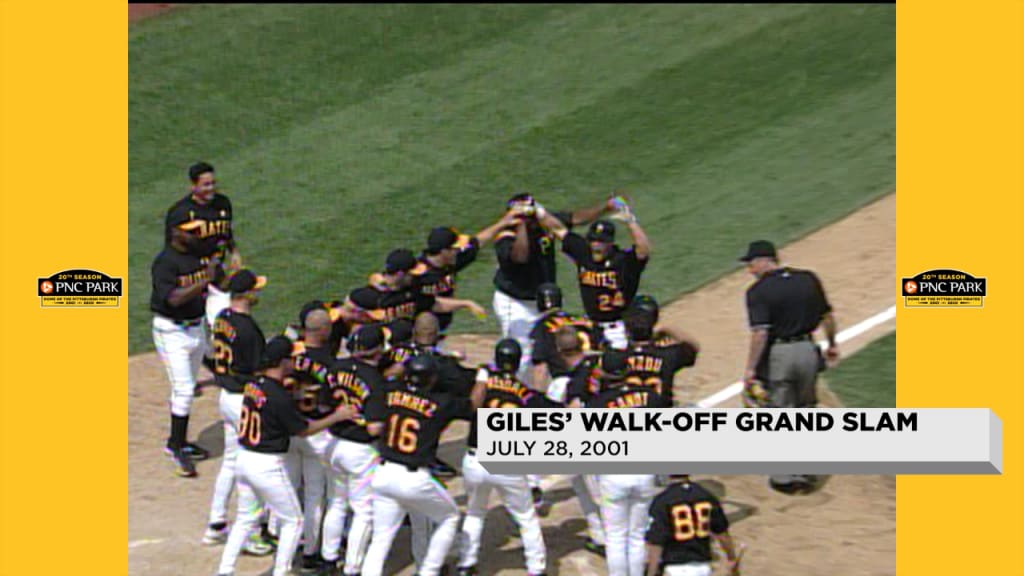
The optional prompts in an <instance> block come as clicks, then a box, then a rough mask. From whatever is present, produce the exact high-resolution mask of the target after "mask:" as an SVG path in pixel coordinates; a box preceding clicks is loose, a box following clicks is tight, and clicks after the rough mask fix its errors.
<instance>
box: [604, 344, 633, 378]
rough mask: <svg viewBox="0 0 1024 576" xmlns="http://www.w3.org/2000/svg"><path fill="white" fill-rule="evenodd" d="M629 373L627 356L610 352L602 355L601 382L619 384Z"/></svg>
mask: <svg viewBox="0 0 1024 576" xmlns="http://www.w3.org/2000/svg"><path fill="white" fill-rule="evenodd" d="M627 372H629V365H628V364H626V355H625V354H622V353H621V352H615V351H612V350H610V351H608V352H605V353H604V354H602V355H601V380H603V381H605V382H619V381H622V380H624V379H625V378H626V373H627Z"/></svg>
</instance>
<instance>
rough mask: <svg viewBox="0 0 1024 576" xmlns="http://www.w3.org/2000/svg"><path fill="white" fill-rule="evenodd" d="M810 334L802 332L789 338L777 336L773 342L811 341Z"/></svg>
mask: <svg viewBox="0 0 1024 576" xmlns="http://www.w3.org/2000/svg"><path fill="white" fill-rule="evenodd" d="M810 341H811V335H810V334H802V335H800V336H790V337H788V338H776V339H775V340H773V341H772V344H792V343H793V342H810Z"/></svg>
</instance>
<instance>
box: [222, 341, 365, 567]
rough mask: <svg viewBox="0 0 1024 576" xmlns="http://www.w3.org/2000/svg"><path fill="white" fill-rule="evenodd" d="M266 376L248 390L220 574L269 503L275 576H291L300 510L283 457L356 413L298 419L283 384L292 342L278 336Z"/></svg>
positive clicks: (344, 409) (347, 410) (266, 358)
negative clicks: (276, 531)
mask: <svg viewBox="0 0 1024 576" xmlns="http://www.w3.org/2000/svg"><path fill="white" fill-rule="evenodd" d="M262 366H263V370H262V371H261V373H260V374H259V375H257V376H256V377H254V378H252V379H249V381H248V382H246V384H245V388H244V390H245V391H244V392H243V401H242V412H241V417H240V419H239V421H238V441H239V443H240V444H241V446H242V448H243V449H242V450H241V452H240V453H239V454H238V461H237V462H236V469H235V472H236V478H237V481H238V514H237V518H236V520H235V523H234V525H233V526H232V527H231V533H230V534H229V535H228V541H227V544H226V545H225V546H224V554H223V555H222V556H221V561H220V568H219V570H218V574H220V575H222V576H223V575H230V574H233V573H234V570H235V562H236V560H237V559H238V554H239V552H240V551H241V549H242V543H243V542H244V541H245V540H246V538H248V536H249V534H250V533H251V532H252V531H253V529H255V528H256V527H257V526H258V524H259V521H260V513H261V510H260V508H261V507H260V501H262V502H265V503H266V504H267V505H268V506H269V507H270V509H271V510H272V511H273V513H274V515H275V516H276V517H277V518H278V519H279V521H280V522H281V532H280V539H279V540H278V546H277V555H276V557H275V559H274V570H273V576H285V575H286V574H288V573H289V571H290V569H291V565H292V560H293V559H294V557H295V551H296V549H297V548H298V545H299V534H300V532H301V531H302V523H303V520H302V510H301V509H300V507H299V499H298V497H297V496H296V494H295V488H294V487H293V486H292V483H291V481H290V480H289V479H288V471H287V470H286V469H285V455H286V454H287V452H288V444H289V441H290V438H291V437H292V436H308V435H312V434H316V433H317V432H319V431H321V430H323V429H325V428H327V427H328V426H331V425H333V424H337V423H338V422H341V421H343V420H346V419H349V418H351V417H352V416H353V414H354V413H355V411H354V410H353V409H352V408H351V407H349V406H347V405H343V406H339V407H338V409H337V410H335V411H334V412H332V413H331V414H330V415H329V416H327V417H326V418H322V419H320V420H315V421H312V422H310V421H307V420H306V419H305V418H303V417H302V415H301V414H300V413H299V411H298V409H297V408H296V406H295V401H294V400H293V398H292V396H291V394H290V393H289V392H288V391H287V390H285V388H284V384H283V380H284V378H285V377H287V376H289V375H290V374H291V372H292V370H293V362H292V341H291V340H289V339H288V338H287V337H285V336H276V337H274V338H273V339H271V340H270V342H268V343H267V346H266V350H265V351H264V355H263V363H262Z"/></svg>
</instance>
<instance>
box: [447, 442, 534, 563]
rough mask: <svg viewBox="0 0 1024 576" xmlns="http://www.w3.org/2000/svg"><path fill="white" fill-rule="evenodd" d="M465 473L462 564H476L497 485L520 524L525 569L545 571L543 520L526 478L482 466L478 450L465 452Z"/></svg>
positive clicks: (506, 506) (514, 518)
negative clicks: (465, 503)
mask: <svg viewBox="0 0 1024 576" xmlns="http://www.w3.org/2000/svg"><path fill="white" fill-rule="evenodd" d="M462 475H463V478H464V479H465V484H466V494H467V495H468V498H469V502H468V503H467V505H466V519H465V520H464V521H463V522H462V543H461V549H460V552H459V566H460V567H469V566H476V563H477V560H478V558H479V555H480V536H481V534H482V533H483V531H484V519H485V518H486V517H487V505H488V501H489V500H490V496H491V489H493V488H497V489H498V492H499V493H500V494H501V498H502V500H504V501H505V508H506V509H507V510H508V512H509V514H511V515H512V519H513V520H515V522H516V524H517V525H518V526H519V534H520V536H521V537H522V539H523V553H524V554H525V556H526V571H527V572H528V573H530V574H540V573H542V572H544V571H545V568H546V566H547V553H546V551H545V548H544V538H543V536H542V534H541V529H540V519H539V518H537V512H536V511H535V510H534V509H533V501H532V499H531V498H530V487H529V486H528V485H527V482H526V477H525V476H510V475H504V474H491V473H490V472H488V471H487V470H486V469H484V467H483V466H481V465H480V462H479V461H478V460H477V458H476V454H475V451H474V452H473V453H470V452H466V455H465V456H464V457H463V459H462Z"/></svg>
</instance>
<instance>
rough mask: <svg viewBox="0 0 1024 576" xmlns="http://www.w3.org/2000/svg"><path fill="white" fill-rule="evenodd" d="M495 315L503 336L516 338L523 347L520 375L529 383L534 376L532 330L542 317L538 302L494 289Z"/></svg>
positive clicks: (520, 378)
mask: <svg viewBox="0 0 1024 576" xmlns="http://www.w3.org/2000/svg"><path fill="white" fill-rule="evenodd" d="M492 305H493V306H494V315H495V316H497V317H498V323H499V324H501V337H502V338H514V339H515V340H516V341H517V342H519V346H520V347H521V348H522V349H523V357H522V360H521V361H520V363H519V373H518V374H517V375H516V376H518V378H519V380H520V381H521V382H524V383H526V384H529V383H530V381H531V380H532V379H533V378H532V373H531V368H532V366H531V364H530V353H531V351H532V350H533V341H532V340H530V331H531V330H533V325H534V324H535V323H536V322H537V318H539V317H540V313H539V312H538V311H537V303H536V302H533V301H530V300H517V299H515V298H513V297H511V296H509V295H508V294H505V293H504V292H502V291H501V290H495V291H494V301H493V302H492Z"/></svg>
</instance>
